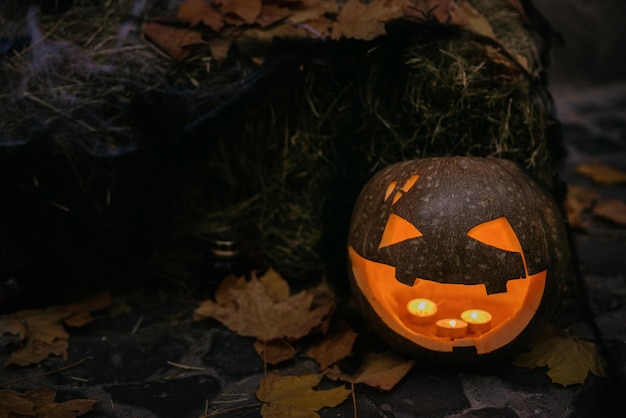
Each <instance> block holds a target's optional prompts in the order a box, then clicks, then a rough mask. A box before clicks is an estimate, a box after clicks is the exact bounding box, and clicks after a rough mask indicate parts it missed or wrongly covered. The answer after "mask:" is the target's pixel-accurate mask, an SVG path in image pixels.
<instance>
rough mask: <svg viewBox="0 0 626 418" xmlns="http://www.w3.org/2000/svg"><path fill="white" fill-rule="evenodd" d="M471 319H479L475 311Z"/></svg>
mask: <svg viewBox="0 0 626 418" xmlns="http://www.w3.org/2000/svg"><path fill="white" fill-rule="evenodd" d="M470 318H472V319H478V312H476V311H473V312H472V313H471V314H470Z"/></svg>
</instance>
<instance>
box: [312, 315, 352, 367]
mask: <svg viewBox="0 0 626 418" xmlns="http://www.w3.org/2000/svg"><path fill="white" fill-rule="evenodd" d="M357 336H358V334H357V333H356V332H354V331H353V330H352V328H350V326H349V325H348V324H347V323H345V322H338V323H337V324H334V326H331V329H330V332H329V333H328V334H327V335H325V336H324V337H323V338H322V339H321V340H320V341H318V342H316V343H314V344H312V345H311V346H310V347H309V348H308V349H307V350H306V354H307V355H308V356H309V357H311V358H312V359H313V360H315V361H317V363H318V364H319V365H320V367H321V369H322V370H325V369H326V368H328V366H330V365H331V364H333V363H336V362H338V361H339V360H342V359H344V358H346V357H348V356H349V355H350V354H351V353H352V346H353V345H354V341H355V340H356V337H357Z"/></svg>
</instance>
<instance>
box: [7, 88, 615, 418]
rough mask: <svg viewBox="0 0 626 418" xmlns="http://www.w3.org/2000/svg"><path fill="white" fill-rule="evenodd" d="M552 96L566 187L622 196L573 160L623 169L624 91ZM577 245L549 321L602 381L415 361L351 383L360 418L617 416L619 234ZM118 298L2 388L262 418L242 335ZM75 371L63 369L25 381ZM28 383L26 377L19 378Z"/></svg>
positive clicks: (130, 407) (180, 306)
mask: <svg viewBox="0 0 626 418" xmlns="http://www.w3.org/2000/svg"><path fill="white" fill-rule="evenodd" d="M553 92H554V93H555V98H556V102H557V105H558V109H559V117H560V119H561V121H562V123H563V128H564V133H565V144H566V147H567V151H568V157H567V159H566V160H565V163H564V165H563V168H562V177H563V179H564V180H565V181H567V182H568V183H573V184H587V185H590V186H591V187H593V188H594V189H595V190H596V191H597V192H598V193H599V194H600V195H601V196H603V197H612V198H621V199H623V200H626V186H625V185H619V186H604V187H599V186H595V185H592V184H590V183H589V181H588V180H587V179H586V178H584V177H581V176H579V175H577V174H576V173H575V167H576V166H577V165H578V164H579V163H582V162H589V161H592V160H594V161H598V162H602V163H605V164H609V165H611V166H614V167H615V168H619V169H621V170H625V171H626V84H619V83H618V84H612V85H609V86H602V87H587V88H573V87H568V86H567V85H561V86H556V87H555V88H554V89H553ZM574 238H575V244H576V247H577V250H578V252H577V253H578V257H579V260H580V265H581V269H582V273H583V275H584V288H582V289H579V290H580V293H581V295H582V299H580V300H577V299H575V298H572V299H569V298H567V297H566V298H565V300H564V301H563V302H562V305H563V308H562V309H560V311H559V313H558V315H557V317H556V319H555V320H556V322H557V324H558V325H559V326H561V327H563V328H570V329H572V330H573V331H574V333H575V334H576V335H578V336H580V337H581V338H585V339H589V340H592V341H597V342H599V343H600V344H601V345H602V348H603V354H604V356H605V358H606V360H607V362H608V364H609V370H610V372H611V378H610V379H602V378H597V377H595V376H593V375H590V376H589V377H588V379H587V381H586V382H585V384H584V385H574V386H569V387H565V388H564V387H562V386H559V385H555V384H553V383H551V382H550V379H549V378H548V377H547V376H546V374H545V370H544V369H534V370H528V369H523V368H518V367H514V366H510V365H499V366H494V367H493V368H490V369H484V370H480V371H477V370H459V369H453V368H449V369H448V368H445V367H442V366H436V365H428V364H422V363H418V365H417V366H416V367H415V368H414V369H413V370H412V371H411V372H410V373H409V375H407V376H406V377H405V378H404V379H403V380H402V381H401V382H400V383H399V385H398V386H396V387H395V388H394V389H393V390H392V391H391V392H389V393H383V392H379V391H377V390H374V389H371V388H368V387H365V386H360V385H357V387H356V403H357V412H358V416H359V417H361V418H368V417H389V418H403V417H407V418H408V417H450V418H461V417H475V418H479V417H480V418H486V417H494V418H496V417H497V418H508V417H511V418H513V417H519V418H527V417H546V418H552V417H581V418H587V417H589V418H596V417H618V416H622V415H621V414H619V413H618V412H616V407H615V405H616V403H617V402H618V401H620V400H621V398H623V396H624V395H625V394H626V257H625V255H626V228H624V227H618V226H616V225H612V224H610V223H607V222H602V221H599V220H593V221H592V223H591V225H590V227H589V228H588V229H587V230H585V231H582V232H576V234H575V236H574ZM124 301H125V304H126V305H127V306H130V307H131V308H132V309H130V310H126V311H124V310H122V311H121V312H122V313H120V314H119V315H116V316H110V315H106V316H102V317H99V318H98V319H97V320H96V321H94V322H93V323H91V324H89V325H87V326H85V327H83V328H80V329H77V330H73V331H72V332H71V337H70V341H69V342H70V343H69V354H68V359H67V361H63V360H62V359H60V358H57V357H52V358H49V359H47V360H46V361H44V362H43V363H42V364H40V365H38V366H33V367H27V368H13V367H7V368H5V369H4V370H3V372H2V376H1V377H0V384H1V383H5V382H8V381H15V383H13V384H11V385H10V388H11V389H15V390H26V389H29V388H34V387H40V386H50V387H54V388H55V389H56V390H57V391H58V397H57V401H58V402H61V401H63V400H68V399H76V398H91V399H97V400H98V403H97V404H96V406H95V409H94V410H93V411H92V412H91V413H89V414H88V415H86V416H87V417H90V418H95V417H142V418H143V417H145V418H147V417H164V418H169V417H172V418H187V417H189V418H198V417H201V416H205V414H206V413H207V412H209V413H213V414H216V415H215V416H227V417H231V416H232V417H256V416H259V403H258V400H257V399H256V397H255V395H254V393H255V390H256V389H257V387H258V385H259V381H260V379H261V378H262V377H263V375H264V366H263V362H262V361H261V360H260V358H259V357H258V356H257V354H256V353H255V352H254V349H253V342H252V341H251V340H250V339H247V338H243V337H239V336H237V335H235V334H233V333H232V332H230V331H228V330H226V329H225V328H223V327H222V326H220V325H219V324H217V323H214V322H200V323H193V322H191V321H190V320H189V318H190V316H191V315H190V311H191V310H192V309H193V308H194V307H195V304H194V303H193V301H190V300H188V299H185V298H184V297H174V296H173V295H171V294H168V293H167V292H165V291H159V290H150V289H143V290H142V291H141V292H138V293H135V294H131V295H128V296H126V298H125V299H124ZM121 306H124V305H121ZM5 359H6V353H4V352H0V361H4V360H5ZM168 362H169V363H168ZM171 362H174V363H177V364H181V365H185V366H186V368H181V367H179V366H177V365H176V364H173V363H171ZM74 363H78V364H77V365H76V366H75V367H71V368H68V369H67V370H64V371H60V372H56V373H51V374H47V375H40V376H39V377H34V378H33V377H32V375H36V374H40V373H42V372H47V371H51V370H56V369H59V368H63V367H64V366H67V365H71V364H74ZM279 369H280V370H281V372H282V373H283V374H297V373H301V372H308V371H316V370H317V369H316V365H315V364H314V363H313V361H312V360H310V359H308V358H307V357H304V356H299V357H297V358H296V360H294V361H290V362H287V363H286V364H285V365H281V366H280V367H279ZM26 376H31V377H30V378H28V379H25V380H21V381H18V380H17V379H20V378H22V377H26ZM620 409H623V408H621V407H620ZM217 412H220V413H219V414H217ZM320 415H321V416H322V417H328V418H330V417H351V416H353V405H352V402H351V400H350V399H348V400H347V401H345V402H344V403H343V404H341V405H339V406H338V407H336V408H332V409H331V408H327V409H323V410H321V411H320ZM211 416H213V415H211Z"/></svg>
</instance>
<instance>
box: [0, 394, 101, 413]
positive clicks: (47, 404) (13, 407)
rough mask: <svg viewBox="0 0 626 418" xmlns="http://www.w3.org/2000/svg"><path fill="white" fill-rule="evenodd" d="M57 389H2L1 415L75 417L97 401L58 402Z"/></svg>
mask: <svg viewBox="0 0 626 418" xmlns="http://www.w3.org/2000/svg"><path fill="white" fill-rule="evenodd" d="M55 398H56V391H54V390H51V389H45V388H42V389H34V390H29V391H28V392H25V393H21V392H16V391H13V390H0V417H15V418H17V417H40V418H61V417H63V418H73V417H79V416H82V415H85V414H86V413H88V412H89V411H91V410H92V408H93V406H94V405H95V403H96V402H97V401H96V400H95V399H73V400H69V401H66V402H61V403H57V402H56V401H55Z"/></svg>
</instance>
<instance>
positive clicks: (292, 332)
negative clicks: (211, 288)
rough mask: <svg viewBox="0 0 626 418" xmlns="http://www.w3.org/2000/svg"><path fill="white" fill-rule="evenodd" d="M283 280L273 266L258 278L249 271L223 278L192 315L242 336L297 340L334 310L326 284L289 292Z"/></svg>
mask: <svg viewBox="0 0 626 418" xmlns="http://www.w3.org/2000/svg"><path fill="white" fill-rule="evenodd" d="M286 290H288V285H287V283H286V282H285V280H284V279H283V278H282V277H280V276H279V275H278V274H277V273H276V272H274V271H273V270H270V271H268V272H267V273H266V274H265V275H264V276H262V277H261V278H260V279H259V278H257V277H256V275H254V274H253V275H252V277H251V279H250V280H249V281H247V280H246V279H245V278H243V277H239V278H237V277H233V276H231V277H228V278H226V279H225V280H224V281H223V282H222V284H221V286H220V287H219V289H218V290H217V291H216V293H215V301H211V300H207V301H204V302H202V304H201V305H200V306H199V307H198V308H197V309H196V310H195V312H194V319H196V320H200V319H205V318H214V319H216V320H218V321H220V322H221V323H222V324H224V325H225V326H226V327H228V328H229V329H231V330H232V331H234V332H236V333H237V334H239V335H242V336H245V337H255V338H256V339H258V340H260V341H271V340H280V339H285V340H287V341H293V340H297V339H299V338H302V337H304V336H307V335H309V334H311V333H313V332H315V331H318V330H321V329H323V327H325V326H327V322H328V319H329V318H330V315H331V314H332V312H333V311H334V307H335V305H334V301H333V298H332V295H331V293H330V291H329V289H328V288H326V287H323V286H320V287H317V288H314V289H310V290H303V291H301V292H299V293H297V294H295V295H290V294H289V292H286Z"/></svg>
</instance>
